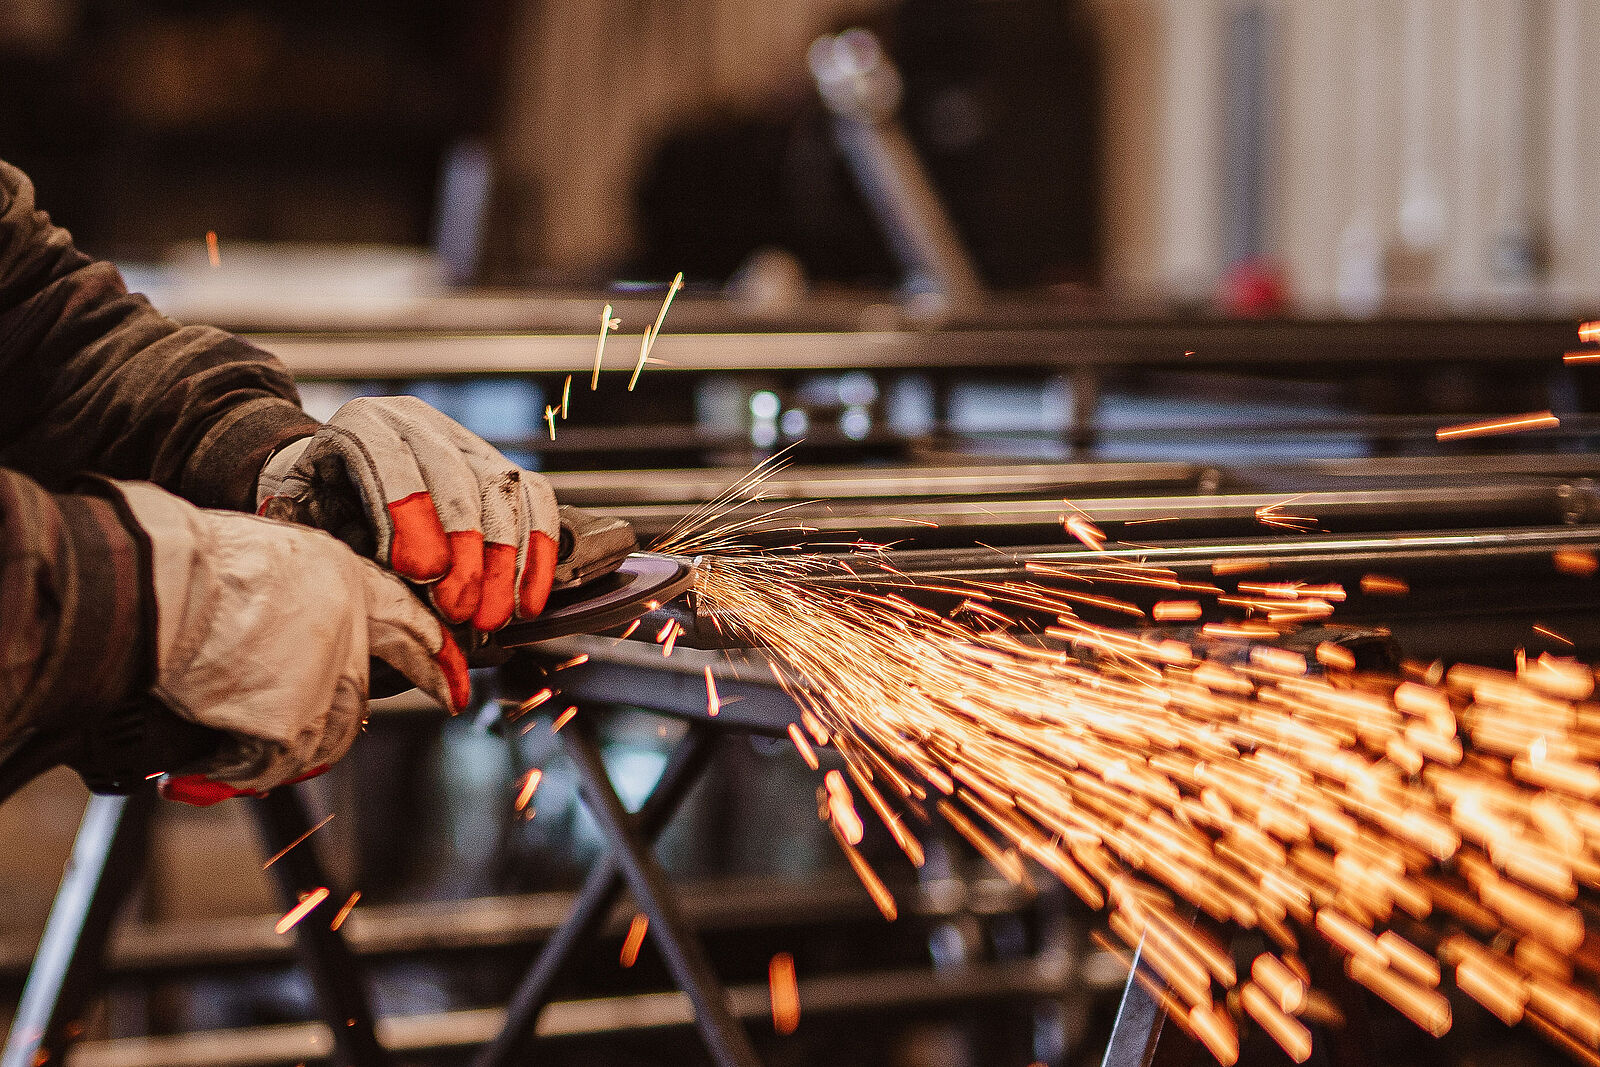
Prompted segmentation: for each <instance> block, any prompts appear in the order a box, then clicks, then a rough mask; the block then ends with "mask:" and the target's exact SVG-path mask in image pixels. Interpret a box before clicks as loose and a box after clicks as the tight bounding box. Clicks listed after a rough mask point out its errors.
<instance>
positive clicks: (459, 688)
mask: <svg viewBox="0 0 1600 1067" xmlns="http://www.w3.org/2000/svg"><path fill="white" fill-rule="evenodd" d="M433 659H434V662H436V663H437V664H439V667H440V669H441V670H443V671H444V680H445V683H446V684H447V685H449V687H450V714H452V715H455V714H457V713H459V712H460V711H461V710H462V709H463V708H465V707H466V706H467V703H468V702H469V701H471V700H472V675H470V674H469V673H467V657H466V656H464V655H462V654H461V646H460V645H458V644H456V640H455V638H453V637H451V636H450V635H449V634H448V633H447V634H445V635H444V644H443V645H441V646H440V648H439V652H438V654H437V655H435V656H434V657H433Z"/></svg>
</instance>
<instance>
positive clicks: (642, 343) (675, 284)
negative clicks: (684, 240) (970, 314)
mask: <svg viewBox="0 0 1600 1067" xmlns="http://www.w3.org/2000/svg"><path fill="white" fill-rule="evenodd" d="M682 288H683V271H681V270H680V271H679V272H678V274H677V277H675V278H673V279H672V284H671V285H669V286H667V298H666V299H665V300H663V301H661V311H660V312H659V313H658V314H657V315H656V321H655V325H653V326H651V327H650V328H649V329H647V330H645V332H644V336H643V337H641V338H640V339H639V362H638V363H636V364H634V367H633V377H631V378H629V379H628V392H630V393H631V392H633V387H634V386H636V385H638V384H639V372H640V371H642V370H644V365H645V364H646V363H647V362H649V360H650V350H651V349H652V348H654V347H655V343H656V336H657V335H658V334H659V333H660V332H661V324H662V322H664V321H665V320H666V317H667V309H668V308H669V307H671V306H672V298H673V297H674V296H676V295H678V290H679V289H682ZM602 336H603V335H602ZM598 358H599V355H598V353H596V360H597V361H598Z"/></svg>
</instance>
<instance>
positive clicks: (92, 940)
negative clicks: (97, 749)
mask: <svg viewBox="0 0 1600 1067" xmlns="http://www.w3.org/2000/svg"><path fill="white" fill-rule="evenodd" d="M155 802H156V796H155V790H154V789H153V788H147V789H144V790H142V791H140V792H138V793H135V794H133V795H132V796H91V797H90V798H89V805H88V807H87V808H86V809H85V810H84V815H83V822H82V823H81V824H80V825H79V827H78V836H77V838H76V839H75V840H74V841H73V843H72V855H71V856H70V857H69V858H68V860H67V868H66V872H65V873H64V874H63V875H62V878H61V888H60V889H59V890H58V891H57V892H56V898H55V903H54V904H53V905H52V906H51V908H50V918H49V920H48V921H47V922H46V923H45V928H44V935H43V937H41V938H40V940H39V950H38V952H37V953H36V954H35V955H34V958H33V966H32V968H31V969H30V970H29V972H28V981H27V984H26V985H24V986H23V989H22V999H21V1000H20V1002H19V1003H18V1004H17V1013H16V1016H15V1017H14V1018H13V1020H12V1023H11V1033H10V1034H9V1035H8V1036H7V1038H6V1045H5V1050H4V1052H0V1067H38V1065H39V1064H41V1063H45V1062H49V1061H53V1060H59V1059H60V1057H61V1055H62V1053H63V1052H64V1051H65V1049H66V1048H67V1047H68V1046H70V1045H71V1044H72V1042H73V1041H75V1040H76V1039H77V1038H78V1037H79V1036H80V1034H81V1032H82V1023H81V1020H82V1019H83V1015H84V1011H85V1009H86V1008H87V1007H88V1005H89V1000H90V998H91V997H92V996H93V995H94V993H95V992H96V987H97V986H98V984H99V980H100V975H101V970H102V967H103V964H104V959H105V948H106V941H107V937H108V935H109V934H110V931H111V925H112V923H114V922H115V921H116V918H117V914H118V912H120V911H121V910H122V905H123V903H124V901H126V899H127V897H128V894H129V893H131V892H132V891H133V887H134V885H135V883H136V882H137V881H138V877H139V873H140V871H141V870H142V869H143V866H144V854H145V846H146V842H147V841H148V838H149V830H150V813H151V809H152V807H153V806H154V805H155Z"/></svg>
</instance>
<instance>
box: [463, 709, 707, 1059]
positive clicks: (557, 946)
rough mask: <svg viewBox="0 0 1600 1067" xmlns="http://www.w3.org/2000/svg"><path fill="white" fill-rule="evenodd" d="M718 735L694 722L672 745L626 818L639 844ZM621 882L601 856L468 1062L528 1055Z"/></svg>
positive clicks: (652, 834) (649, 839) (651, 835)
mask: <svg viewBox="0 0 1600 1067" xmlns="http://www.w3.org/2000/svg"><path fill="white" fill-rule="evenodd" d="M717 737H718V734H717V732H716V731H715V730H713V729H712V728H710V727H706V726H701V725H698V724H694V725H691V726H690V727H689V732H688V735H687V736H685V737H684V739H683V740H682V741H681V742H680V743H679V744H678V747H677V748H676V749H674V750H673V753H672V758H671V760H670V761H669V762H668V763H667V767H666V769H665V770H663V771H662V772H661V778H660V780H658V781H657V782H656V786H655V788H654V789H652V790H651V791H650V796H649V797H648V798H647V799H646V800H645V802H644V804H643V805H642V806H641V807H640V808H639V810H638V812H637V813H635V814H634V816H633V817H632V819H631V820H630V821H631V823H632V824H633V829H634V833H635V834H637V835H638V839H639V843H640V844H641V845H642V846H643V847H644V848H649V847H650V846H652V845H654V844H655V840H656V838H657V837H659V836H660V834H661V831H662V829H664V828H665V827H666V825H667V823H668V822H669V821H670V820H671V818H672V815H673V813H674V812H675V811H677V809H678V805H679V804H680V803H682V801H683V798H684V796H685V795H686V794H687V793H688V792H689V790H690V789H691V788H692V787H693V786H694V783H695V782H696V781H697V780H698V779H699V777H700V772H701V771H703V770H704V769H705V766H706V763H707V762H708V761H709V760H710V758H711V754H712V752H713V751H715V747H716V741H717ZM622 887H623V881H622V872H621V871H620V870H619V869H618V866H617V860H616V859H615V857H614V856H613V854H611V853H607V854H605V855H604V856H602V857H600V859H599V860H598V861H597V862H596V863H595V865H594V868H593V869H592V870H591V871H590V872H589V876H588V878H586V879H585V880H584V883H583V888H582V889H581V890H580V891H579V893H578V899H577V900H576V901H575V902H574V903H573V906H572V911H570V912H569V913H568V914H567V918H566V920H565V921H564V922H562V924H561V926H560V928H559V929H557V930H556V931H555V933H553V934H552V935H551V936H550V939H549V940H548V941H546V942H545V944H544V947H543V948H542V949H541V950H540V951H539V956H538V958H537V959H535V960H534V963H533V967H532V968H530V969H529V971H528V973H527V975H526V976H525V977H524V978H523V979H522V982H521V983H520V984H519V985H518V986H517V990H516V992H515V993H513V994H512V996H511V1001H510V1003H509V1004H508V1005H507V1007H506V1021H505V1025H504V1027H503V1028H502V1029H501V1031H500V1033H499V1034H498V1035H497V1036H496V1037H495V1039H494V1040H493V1041H491V1042H490V1043H489V1044H487V1045H485V1046H484V1047H483V1048H482V1049H481V1050H479V1052H478V1054H477V1056H476V1057H474V1059H473V1061H472V1063H473V1067H505V1065H507V1064H511V1063H515V1062H521V1061H522V1059H523V1058H524V1057H526V1056H527V1055H528V1049H529V1046H530V1045H531V1043H532V1041H533V1036H534V1029H535V1027H536V1026H537V1025H538V1022H539V1014H540V1012H542V1011H543V1010H544V1007H545V1005H546V1004H548V1003H549V1002H550V994H551V990H552V989H553V987H554V986H555V981H556V978H557V977H558V976H559V974H560V972H561V967H562V965H563V964H565V963H566V961H567V960H568V959H569V958H570V957H571V956H572V953H573V952H574V951H575V950H576V949H577V947H578V946H579V945H581V944H583V943H585V942H587V941H588V940H590V939H591V938H592V937H594V935H595V934H596V933H597V932H598V931H599V929H600V926H601V924H602V923H604V922H605V920H606V917H607V915H608V914H609V913H610V911H611V908H612V906H613V905H615V904H616V902H617V898H618V897H620V896H621V895H622Z"/></svg>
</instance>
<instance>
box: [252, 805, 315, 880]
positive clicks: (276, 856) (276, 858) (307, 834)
mask: <svg viewBox="0 0 1600 1067" xmlns="http://www.w3.org/2000/svg"><path fill="white" fill-rule="evenodd" d="M332 821H333V815H332V814H330V815H329V816H328V817H327V818H326V819H323V820H322V821H321V822H319V823H317V825H315V826H313V827H312V828H311V829H309V830H307V831H306V832H305V833H303V834H301V835H300V836H299V837H297V838H295V839H294V840H293V841H290V842H289V843H288V844H287V845H284V846H283V847H282V848H281V849H279V850H278V851H277V852H275V853H273V855H272V858H271V859H269V860H267V862H265V863H263V864H262V865H261V869H262V870H263V871H264V870H266V869H267V868H268V867H271V866H272V865H273V864H274V863H277V862H278V861H279V860H281V859H283V857H285V856H287V855H288V854H289V853H290V852H292V851H294V849H295V848H296V847H297V846H299V845H300V844H301V843H302V842H304V841H305V839H306V838H308V837H310V836H311V835H312V834H314V833H316V832H317V831H318V830H320V829H322V828H323V827H324V826H326V825H328V824H329V823H330V822H332Z"/></svg>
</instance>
